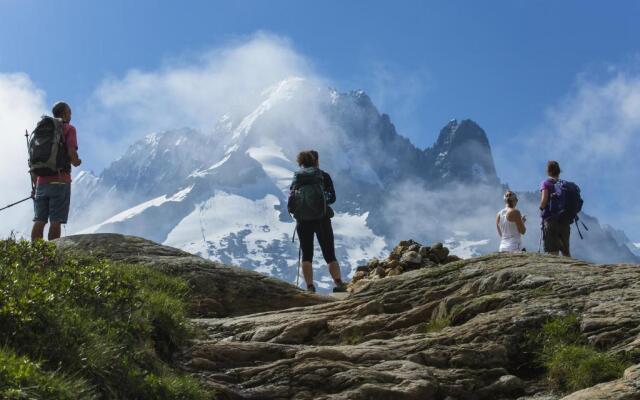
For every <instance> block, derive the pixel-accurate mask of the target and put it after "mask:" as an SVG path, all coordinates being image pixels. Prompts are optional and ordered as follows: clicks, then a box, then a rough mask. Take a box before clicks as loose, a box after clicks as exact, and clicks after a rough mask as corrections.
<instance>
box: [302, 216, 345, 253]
mask: <svg viewBox="0 0 640 400" xmlns="http://www.w3.org/2000/svg"><path fill="white" fill-rule="evenodd" d="M297 232H298V238H299V239H300V248H301V249H302V261H306V262H313V236H314V235H315V236H317V237H318V242H319V243H320V249H321V250H322V256H323V257H324V260H325V261H326V263H327V264H329V263H332V262H334V261H337V260H336V249H335V244H334V238H333V227H332V226H331V219H329V218H323V219H318V220H314V221H301V222H298V226H297Z"/></svg>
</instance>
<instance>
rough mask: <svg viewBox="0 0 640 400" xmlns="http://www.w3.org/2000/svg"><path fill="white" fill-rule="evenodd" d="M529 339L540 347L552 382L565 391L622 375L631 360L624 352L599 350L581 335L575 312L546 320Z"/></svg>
mask: <svg viewBox="0 0 640 400" xmlns="http://www.w3.org/2000/svg"><path fill="white" fill-rule="evenodd" d="M530 340H531V341H532V342H533V344H534V345H535V346H536V347H537V348H538V349H539V353H538V362H539V363H540V365H542V366H544V368H545V369H546V370H547V376H548V378H549V381H550V383H551V384H552V385H553V387H555V388H556V389H559V390H562V391H576V390H580V389H584V388H587V387H591V386H593V385H596V384H598V383H601V382H607V381H610V380H614V379H617V378H620V377H621V376H622V373H623V372H624V370H625V369H626V368H627V367H628V366H629V365H631V363H630V362H629V361H628V360H627V359H625V358H624V357H622V356H618V355H615V354H610V353H606V352H602V351H598V350H597V349H596V348H595V347H593V346H590V345H588V344H587V343H586V341H585V340H584V339H583V337H582V336H581V335H580V323H579V321H578V318H577V317H576V316H575V315H568V316H563V317H558V318H554V319H551V320H549V321H547V322H546V323H545V324H544V325H543V326H542V329H541V330H540V331H539V332H538V333H537V334H535V335H533V336H532V337H530Z"/></svg>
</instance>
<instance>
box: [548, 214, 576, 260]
mask: <svg viewBox="0 0 640 400" xmlns="http://www.w3.org/2000/svg"><path fill="white" fill-rule="evenodd" d="M543 233H544V251H545V252H546V253H555V252H557V251H562V252H563V253H569V239H570V237H571V224H567V223H564V222H560V221H556V220H554V219H548V220H546V221H544V226H543Z"/></svg>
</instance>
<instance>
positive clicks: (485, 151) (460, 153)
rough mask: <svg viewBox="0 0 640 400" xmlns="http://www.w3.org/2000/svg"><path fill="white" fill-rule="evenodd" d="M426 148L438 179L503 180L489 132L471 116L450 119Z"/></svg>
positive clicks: (493, 181) (489, 182) (486, 182)
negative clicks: (498, 169)
mask: <svg viewBox="0 0 640 400" xmlns="http://www.w3.org/2000/svg"><path fill="white" fill-rule="evenodd" d="M425 152H426V154H427V156H428V157H429V158H430V159H431V162H432V163H433V164H434V165H435V171H434V172H435V176H434V177H433V178H434V179H436V180H438V179H439V180H447V181H460V182H469V183H485V184H492V185H494V184H498V183H499V182H500V180H499V179H498V176H497V174H496V168H495V164H494V162H493V155H492V154H491V145H490V144H489V139H488V137H487V134H486V132H485V131H484V130H483V129H482V128H481V127H480V126H479V125H478V124H477V123H476V122H474V121H473V120H471V119H464V120H462V121H458V120H456V119H452V120H451V121H449V123H447V125H445V126H444V128H442V130H441V131H440V135H439V136H438V140H437V141H436V144H435V145H434V146H433V147H431V148H429V149H427V150H425Z"/></svg>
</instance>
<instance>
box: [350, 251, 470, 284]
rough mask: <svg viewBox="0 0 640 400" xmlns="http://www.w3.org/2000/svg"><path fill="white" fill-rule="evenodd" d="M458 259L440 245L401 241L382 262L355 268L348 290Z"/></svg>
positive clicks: (375, 259) (375, 260)
mask: <svg viewBox="0 0 640 400" xmlns="http://www.w3.org/2000/svg"><path fill="white" fill-rule="evenodd" d="M459 260H461V258H460V257H458V256H455V255H452V254H449V249H448V248H447V247H445V246H444V245H443V244H442V243H435V244H433V245H431V246H423V245H421V244H420V243H418V242H416V241H414V240H403V241H401V242H400V243H399V244H398V245H397V246H396V247H395V248H394V249H393V250H392V251H391V253H390V254H389V256H388V257H387V258H386V259H384V260H378V259H377V258H374V259H373V260H371V261H370V262H369V263H368V264H367V265H363V266H359V267H358V268H356V273H355V274H354V275H353V279H352V280H351V283H349V286H348V289H349V291H350V292H353V291H354V290H355V289H356V288H357V287H360V286H363V285H364V284H366V283H367V282H368V281H371V280H374V279H382V278H386V277H388V276H396V275H400V274H403V273H405V272H408V271H414V270H416V269H421V268H431V267H435V266H438V265H443V264H448V263H450V262H454V261H459Z"/></svg>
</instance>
